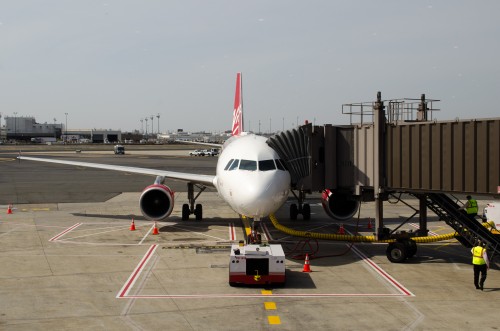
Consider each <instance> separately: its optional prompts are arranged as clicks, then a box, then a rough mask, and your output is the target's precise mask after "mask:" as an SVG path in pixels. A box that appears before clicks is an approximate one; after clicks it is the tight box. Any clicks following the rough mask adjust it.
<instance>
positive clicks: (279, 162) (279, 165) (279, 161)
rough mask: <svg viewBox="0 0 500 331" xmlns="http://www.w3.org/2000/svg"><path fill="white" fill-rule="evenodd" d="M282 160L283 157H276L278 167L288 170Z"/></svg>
mask: <svg viewBox="0 0 500 331" xmlns="http://www.w3.org/2000/svg"><path fill="white" fill-rule="evenodd" d="M282 162H283V161H281V159H276V166H277V167H278V169H279V170H286V168H285V166H284V165H283V163H282Z"/></svg>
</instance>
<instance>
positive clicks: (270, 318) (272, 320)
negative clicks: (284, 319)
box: [267, 316, 281, 324]
mask: <svg viewBox="0 0 500 331" xmlns="http://www.w3.org/2000/svg"><path fill="white" fill-rule="evenodd" d="M267 321H268V322H269V324H281V319H280V317H279V316H267Z"/></svg>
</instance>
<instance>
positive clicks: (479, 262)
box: [471, 242, 490, 291]
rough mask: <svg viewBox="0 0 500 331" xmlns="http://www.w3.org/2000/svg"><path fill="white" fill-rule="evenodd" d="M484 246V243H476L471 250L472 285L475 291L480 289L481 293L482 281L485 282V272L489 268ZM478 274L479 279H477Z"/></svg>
mask: <svg viewBox="0 0 500 331" xmlns="http://www.w3.org/2000/svg"><path fill="white" fill-rule="evenodd" d="M484 246H485V245H484V243H481V242H478V244H477V245H476V246H474V247H472V249H471V253H472V264H473V266H474V285H475V286H476V289H477V290H479V289H481V291H482V290H483V286H484V281H485V280H486V275H487V271H488V268H489V266H490V261H489V260H488V253H487V252H486V248H485V247H484ZM480 273H481V279H479V274H480Z"/></svg>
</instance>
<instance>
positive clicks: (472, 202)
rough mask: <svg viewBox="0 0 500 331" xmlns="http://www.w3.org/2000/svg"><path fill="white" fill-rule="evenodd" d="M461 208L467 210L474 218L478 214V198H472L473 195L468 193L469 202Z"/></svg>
mask: <svg viewBox="0 0 500 331" xmlns="http://www.w3.org/2000/svg"><path fill="white" fill-rule="evenodd" d="M460 209H465V211H466V212H467V215H468V216H469V217H470V218H474V217H475V216H476V215H477V210H478V208H477V200H476V199H472V197H471V196H470V195H468V196H467V202H466V203H465V205H464V206H463V207H461V208H460Z"/></svg>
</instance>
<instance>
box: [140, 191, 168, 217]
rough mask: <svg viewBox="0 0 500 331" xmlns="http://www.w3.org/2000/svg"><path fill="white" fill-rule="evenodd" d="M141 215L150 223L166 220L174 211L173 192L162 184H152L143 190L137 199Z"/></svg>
mask: <svg viewBox="0 0 500 331" xmlns="http://www.w3.org/2000/svg"><path fill="white" fill-rule="evenodd" d="M139 206H140V208H141V212H142V215H144V217H146V219H148V220H150V221H159V220H162V219H164V218H167V217H168V216H169V215H170V214H171V213H172V210H173V209H174V192H173V191H172V190H171V189H170V188H169V187H168V186H165V185H163V184H156V183H155V184H153V185H150V186H148V187H146V188H145V189H144V191H142V194H141V198H140V199H139Z"/></svg>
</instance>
